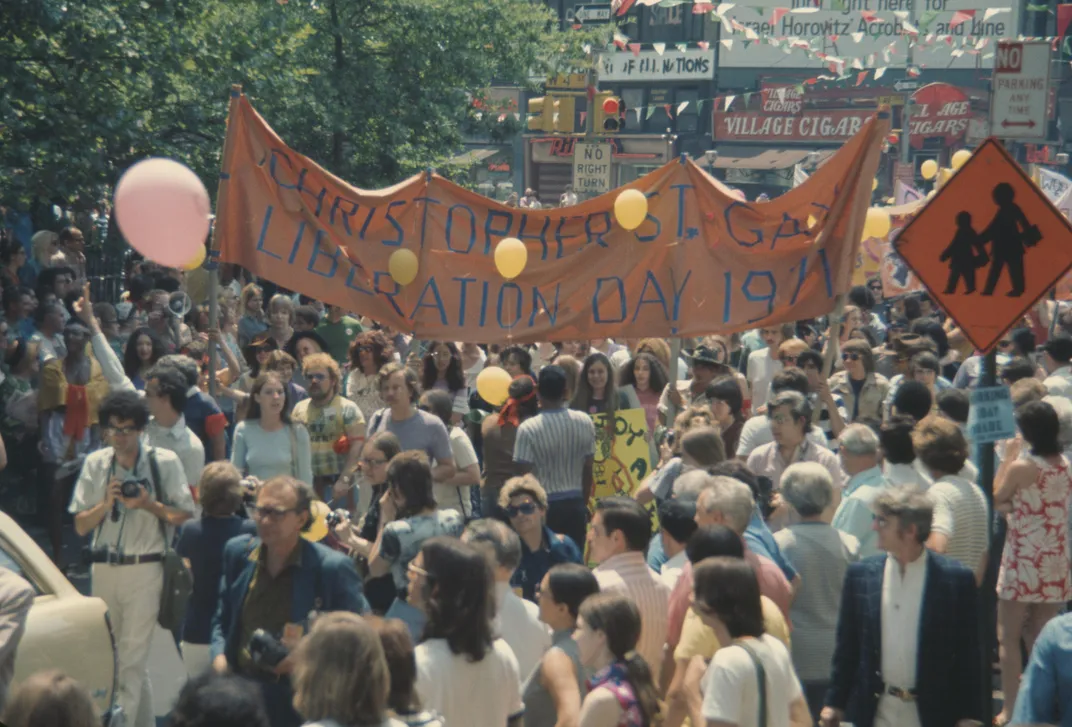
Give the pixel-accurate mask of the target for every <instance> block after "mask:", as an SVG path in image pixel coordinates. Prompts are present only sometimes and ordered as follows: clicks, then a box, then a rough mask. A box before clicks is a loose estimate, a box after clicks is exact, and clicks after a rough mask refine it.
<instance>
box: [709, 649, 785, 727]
mask: <svg viewBox="0 0 1072 727" xmlns="http://www.w3.org/2000/svg"><path fill="white" fill-rule="evenodd" d="M742 640H743V641H744V642H745V643H747V644H748V646H749V647H750V648H751V649H752V650H753V651H755V652H756V657H757V658H758V659H759V662H760V663H761V664H762V665H763V670H764V672H765V673H766V679H765V682H766V687H767V724H766V725H760V724H759V675H758V674H757V673H756V665H755V662H753V661H752V657H751V656H749V654H748V652H747V651H745V650H744V649H743V648H742V647H740V646H737V643H738V642H737V641H734V642H733V644H730V645H727V646H724V647H723V648H721V649H719V650H718V651H716V652H715V656H714V657H713V658H712V659H711V664H710V666H708V667H707V672H706V673H705V674H704V678H703V716H704V717H705V718H706V719H708V720H719V721H722V722H730V723H732V724H735V725H737V727H789V705H790V704H791V703H792V702H793V701H795V700H796V699H798V698H799V697H801V696H802V694H803V691H802V690H801V688H800V680H798V679H797V676H796V673H795V672H794V671H793V662H792V659H790V657H789V650H788V649H786V648H785V644H783V643H782V642H781V641H779V640H778V639H776V638H774V637H773V636H771V635H770V634H763V636H762V637H761V638H758V639H753V638H746V639H742Z"/></svg>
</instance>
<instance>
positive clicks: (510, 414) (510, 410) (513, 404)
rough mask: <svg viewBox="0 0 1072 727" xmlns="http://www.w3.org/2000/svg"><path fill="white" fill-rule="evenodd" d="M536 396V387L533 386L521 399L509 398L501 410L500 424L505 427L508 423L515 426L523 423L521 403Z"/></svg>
mask: <svg viewBox="0 0 1072 727" xmlns="http://www.w3.org/2000/svg"><path fill="white" fill-rule="evenodd" d="M535 396H536V389H535V387H533V389H532V391H530V392H529V393H527V394H525V395H524V396H522V397H521V398H520V399H513V398H511V399H507V400H506V403H505V404H503V407H502V409H501V410H500V411H499V426H500V427H505V426H506V425H507V424H513V425H514V426H515V427H517V426H519V425H520V424H521V405H522V404H524V403H525V402H526V401H532V399H533V398H534V397H535Z"/></svg>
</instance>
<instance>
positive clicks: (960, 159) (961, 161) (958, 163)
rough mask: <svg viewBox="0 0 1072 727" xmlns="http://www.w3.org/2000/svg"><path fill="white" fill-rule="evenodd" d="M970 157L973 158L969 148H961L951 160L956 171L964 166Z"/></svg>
mask: <svg viewBox="0 0 1072 727" xmlns="http://www.w3.org/2000/svg"><path fill="white" fill-rule="evenodd" d="M969 159H971V152H970V151H968V150H967V149H961V150H960V151H958V152H955V153H954V154H953V159H952V161H951V163H952V165H953V169H954V171H955V170H957V169H960V168H961V167H962V166H964V165H965V164H966V163H967V161H968V160H969Z"/></svg>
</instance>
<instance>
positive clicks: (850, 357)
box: [841, 353, 860, 361]
mask: <svg viewBox="0 0 1072 727" xmlns="http://www.w3.org/2000/svg"><path fill="white" fill-rule="evenodd" d="M841 360H842V361H859V360H860V354H858V353H843V354H841Z"/></svg>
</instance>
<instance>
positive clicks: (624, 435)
mask: <svg viewBox="0 0 1072 727" xmlns="http://www.w3.org/2000/svg"><path fill="white" fill-rule="evenodd" d="M592 422H593V423H594V424H595V425H596V455H595V460H594V464H593V467H592V471H593V479H594V480H595V484H594V486H593V488H592V502H591V503H590V505H592V506H594V505H595V503H596V502H598V501H599V500H602V499H603V498H604V497H613V496H614V495H624V496H626V497H632V496H633V495H634V494H636V491H637V489H638V488H639V487H640V483H641V482H643V481H644V478H645V477H647V476H648V473H649V472H651V447H650V445H649V444H648V424H647V420H646V419H645V418H644V410H643V409H619V410H618V411H616V412H615V413H614V425H613V428H611V427H609V426H608V425H607V415H606V414H596V415H595V416H593V417H592Z"/></svg>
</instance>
